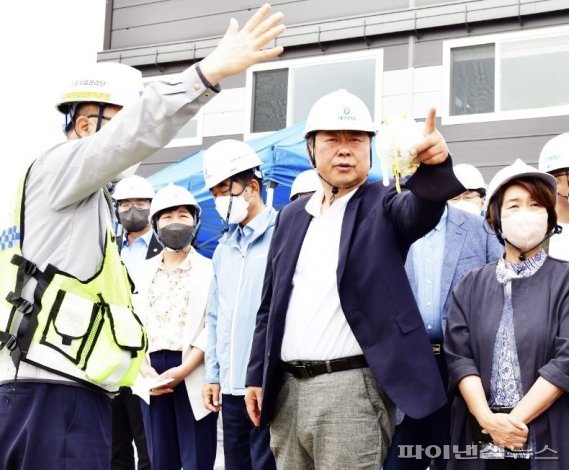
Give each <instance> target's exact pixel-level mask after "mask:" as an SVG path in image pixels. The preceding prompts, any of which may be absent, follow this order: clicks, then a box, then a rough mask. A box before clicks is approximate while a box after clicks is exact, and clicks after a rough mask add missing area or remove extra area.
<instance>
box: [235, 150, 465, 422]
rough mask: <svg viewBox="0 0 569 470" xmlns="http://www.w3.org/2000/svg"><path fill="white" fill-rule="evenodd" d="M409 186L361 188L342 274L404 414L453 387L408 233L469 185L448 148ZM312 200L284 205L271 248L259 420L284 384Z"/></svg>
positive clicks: (349, 307) (347, 307) (251, 373)
mask: <svg viewBox="0 0 569 470" xmlns="http://www.w3.org/2000/svg"><path fill="white" fill-rule="evenodd" d="M406 187H407V189H410V191H409V190H404V191H403V192H402V193H400V194H397V192H396V190H395V188H394V187H393V186H392V185H391V186H390V187H388V188H386V187H384V186H383V184H382V183H381V182H376V183H371V184H366V185H364V186H362V187H360V188H359V189H358V190H357V192H356V194H354V196H353V197H352V198H351V199H350V201H349V202H348V205H347V206H346V211H345V214H344V219H343V223H342V229H341V237H340V253H339V259H338V268H337V271H336V275H337V282H338V292H339V295H340V303H341V306H342V310H343V312H344V314H345V316H346V320H347V322H348V324H349V325H350V327H351V329H352V331H353V333H354V336H355V338H356V340H357V341H358V343H359V344H360V346H361V348H362V350H363V352H364V355H365V357H366V359H367V362H368V364H369V366H370V367H371V370H372V371H373V373H374V375H375V377H376V380H377V382H378V384H379V385H380V386H381V387H382V388H383V389H384V390H385V392H386V393H387V395H388V396H389V397H390V398H391V399H392V400H393V401H394V402H395V403H396V404H397V406H398V407H399V408H400V409H401V410H403V411H404V412H405V414H408V415H409V416H411V417H413V418H421V417H424V416H427V415H429V414H430V413H432V412H434V411H435V410H437V409H438V408H440V407H441V406H442V405H444V404H445V403H446V401H447V397H446V393H445V390H444V387H443V384H442V381H441V378H440V374H439V372H438V368H437V365H436V363H435V359H434V356H433V353H432V350H431V345H430V342H429V340H428V338H427V334H426V331H425V329H424V327H423V320H422V318H421V315H420V313H419V310H418V308H417V304H416V302H415V298H414V297H413V292H412V290H411V286H410V284H409V280H408V278H407V274H406V272H405V268H404V264H405V257H406V256H407V251H408V250H409V246H410V245H411V243H413V242H414V241H415V240H417V239H418V238H420V237H421V236H423V235H425V234H426V233H427V232H429V230H431V229H432V228H433V227H435V226H436V224H437V223H438V221H439V219H440V217H441V215H442V213H443V211H444V207H445V202H446V200H447V199H450V198H451V197H454V196H455V195H457V194H460V193H461V192H463V191H464V188H463V186H462V185H461V184H460V183H459V182H458V180H457V179H456V177H455V176H454V173H453V171H452V162H451V159H450V158H448V159H447V160H446V161H445V162H444V163H443V164H441V165H421V166H420V167H419V169H418V170H417V172H416V173H415V175H414V176H413V177H411V178H410V180H409V181H408V182H407V185H406ZM306 202H307V198H302V199H299V200H297V201H295V202H293V203H291V204H289V205H287V206H286V207H284V208H283V209H282V211H281V212H280V214H279V216H278V218H277V222H276V225H275V231H274V233H273V238H272V241H271V247H270V249H269V254H268V259H267V267H266V271H265V279H264V285H263V295H262V300H261V306H260V308H259V311H258V314H257V325H256V328H255V334H254V337H253V345H252V350H251V357H250V361H249V367H248V370H247V379H246V384H247V385H248V386H261V385H262V387H263V406H262V410H261V425H266V424H268V423H270V421H271V420H272V418H273V416H274V411H275V399H276V396H277V393H278V392H279V389H280V386H281V379H282V363H281V360H280V355H281V344H282V339H283V334H284V325H285V317H286V313H287V309H288V303H289V299H290V295H291V292H292V278H293V275H294V271H295V267H296V261H297V259H298V255H299V253H300V249H301V246H302V243H303V240H304V236H305V234H306V231H307V229H308V226H309V224H310V221H311V216H310V214H308V212H306V210H305V205H306ZM333 340H334V339H333V338H331V341H333ZM349 398H350V397H346V399H349Z"/></svg>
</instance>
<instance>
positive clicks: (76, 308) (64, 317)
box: [40, 290, 102, 366]
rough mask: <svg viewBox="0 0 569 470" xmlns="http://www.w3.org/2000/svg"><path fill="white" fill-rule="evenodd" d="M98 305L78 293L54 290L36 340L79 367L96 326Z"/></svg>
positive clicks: (98, 319)
mask: <svg viewBox="0 0 569 470" xmlns="http://www.w3.org/2000/svg"><path fill="white" fill-rule="evenodd" d="M101 322H102V318H101V317H100V315H99V306H98V305H97V304H94V303H93V302H92V301H91V300H88V299H85V298H83V297H80V296H78V295H75V294H72V293H69V292H65V291H62V290H60V291H58V293H57V295H56V297H55V302H54V303H53V306H52V308H51V311H50V313H49V316H48V319H47V323H46V326H45V329H44V334H43V335H42V338H41V340H40V342H41V343H42V344H44V345H46V346H48V347H50V348H52V349H55V350H56V351H59V352H60V353H61V354H63V355H64V356H65V357H66V358H67V359H69V360H70V361H72V362H73V363H74V364H76V365H78V366H81V362H82V358H83V357H84V356H85V355H88V354H89V352H90V349H91V347H92V343H93V341H94V339H95V338H94V336H96V331H97V330H99V329H100V324H101Z"/></svg>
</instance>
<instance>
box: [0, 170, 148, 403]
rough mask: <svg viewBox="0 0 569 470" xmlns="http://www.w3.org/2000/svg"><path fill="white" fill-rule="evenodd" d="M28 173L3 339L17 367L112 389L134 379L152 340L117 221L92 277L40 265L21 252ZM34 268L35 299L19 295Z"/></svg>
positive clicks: (6, 279)
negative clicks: (120, 246)
mask: <svg viewBox="0 0 569 470" xmlns="http://www.w3.org/2000/svg"><path fill="white" fill-rule="evenodd" d="M28 172H29V170H28ZM26 179H27V175H26V177H25V178H24V179H23V181H22V182H21V184H20V189H19V194H18V197H17V201H16V205H15V206H16V210H15V214H14V215H15V217H14V219H15V223H14V229H15V232H14V233H18V234H20V237H18V239H17V241H18V242H16V243H12V244H11V246H8V244H6V245H4V244H3V245H2V246H1V248H2V249H1V250H0V289H1V290H0V345H2V346H4V347H7V348H8V349H9V350H10V355H11V356H12V360H13V361H14V364H15V365H16V368H17V367H18V364H19V361H24V362H27V363H29V364H32V365H35V366H37V367H40V368H42V369H45V370H48V371H50V372H52V373H55V374H58V375H60V376H63V377H66V378H68V379H72V380H75V381H77V382H79V383H83V384H85V385H91V386H95V387H96V388H100V389H103V390H105V391H111V392H113V391H116V390H118V388H119V387H120V386H130V385H132V384H133V383H134V380H135V378H136V375H137V374H138V371H139V368H140V364H141V363H142V361H143V359H144V354H145V351H146V348H147V340H146V334H145V332H144V328H143V326H142V323H141V321H140V319H139V318H138V317H137V316H136V314H135V313H134V312H133V310H132V300H131V282H130V279H129V277H128V274H127V272H126V268H125V267H124V265H123V264H122V262H121V259H120V254H119V252H118V250H117V247H116V244H115V242H114V237H113V234H112V232H111V230H110V228H107V231H106V237H105V249H104V256H103V261H102V263H101V267H100V268H99V271H98V272H97V273H95V274H94V275H93V276H92V277H91V278H90V279H88V280H86V281H81V280H79V279H77V278H76V277H74V276H72V275H70V274H68V273H66V272H63V271H60V270H59V269H58V268H57V267H55V266H53V265H48V266H47V267H46V269H45V270H44V271H43V272H41V271H39V270H38V269H37V267H36V266H35V265H34V264H33V263H31V262H29V261H28V260H26V259H24V258H23V257H22V255H21V243H23V233H22V232H23V229H24V227H25V225H24V211H23V206H24V204H25V201H23V196H24V194H25V181H26ZM108 226H109V227H111V224H110V220H109V224H108ZM14 240H16V238H14ZM30 276H33V277H35V278H36V279H37V286H36V288H35V291H34V303H33V304H30V303H29V302H28V301H26V300H25V299H22V298H21V297H20V295H21V289H22V287H23V283H25V282H26V281H27V280H28V279H29V277H30Z"/></svg>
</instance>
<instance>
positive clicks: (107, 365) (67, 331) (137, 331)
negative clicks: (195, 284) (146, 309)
mask: <svg viewBox="0 0 569 470" xmlns="http://www.w3.org/2000/svg"><path fill="white" fill-rule="evenodd" d="M40 342H41V343H42V344H44V345H45V346H48V347H50V348H52V349H55V350H56V351H58V352H59V353H61V354H62V355H63V356H65V357H66V358H67V359H68V360H70V361H71V362H73V363H74V364H75V365H77V367H79V368H80V369H82V370H83V371H84V373H85V375H86V377H87V378H88V379H89V380H91V381H93V382H94V383H97V384H105V385H119V386H121V385H131V384H132V383H133V382H134V379H135V378H136V374H137V373H138V368H139V367H140V363H141V361H142V359H143V354H144V351H145V350H146V335H145V333H144V329H143V327H142V323H141V322H140V320H139V319H138V317H137V316H136V315H135V313H134V312H133V311H132V310H131V309H130V308H127V307H122V306H117V305H109V304H107V303H105V302H104V301H102V300H101V301H99V302H93V301H92V300H90V299H87V298H84V297H81V296H78V295H76V294H73V293H70V292H65V291H63V290H59V291H58V292H57V295H56V297H55V302H54V303H53V306H52V308H51V311H50V313H49V316H48V319H47V322H46V325H45V328H44V333H43V335H42V338H41V340H40Z"/></svg>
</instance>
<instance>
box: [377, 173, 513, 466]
mask: <svg viewBox="0 0 569 470" xmlns="http://www.w3.org/2000/svg"><path fill="white" fill-rule="evenodd" d="M461 181H462V180H461ZM462 184H463V185H464V186H465V187H468V186H467V185H466V184H465V182H464V181H462ZM503 253H504V247H503V245H502V244H500V242H499V241H498V238H497V237H496V234H495V233H494V231H493V230H492V229H491V228H490V227H489V226H487V225H486V224H484V219H483V218H482V217H481V216H480V215H476V214H473V213H471V212H466V211H465V210H461V209H457V208H455V207H454V206H453V205H452V204H448V205H447V210H446V212H445V213H444V214H443V217H441V220H440V221H439V223H438V224H437V226H436V227H435V228H434V229H433V230H431V231H430V232H429V233H428V234H427V235H426V236H425V237H423V238H421V239H420V240H418V241H417V242H415V243H414V244H413V245H412V246H411V249H410V251H409V255H408V256H407V261H406V263H405V269H406V271H407V274H408V276H409V282H410V284H411V288H412V289H413V292H414V294H415V297H416V299H417V303H418V305H419V309H420V311H421V312H422V314H423V321H424V324H425V328H426V329H427V334H428V336H429V339H430V341H431V344H432V347H433V354H434V355H435V359H436V360H437V364H438V366H439V370H440V373H441V378H442V379H443V383H444V384H445V388H446V386H447V385H448V373H447V367H446V360H445V357H444V352H443V348H442V343H443V334H444V331H445V329H446V323H447V316H448V311H449V308H450V303H451V301H452V291H453V289H454V287H455V286H456V285H457V284H458V281H460V279H461V278H462V276H463V275H464V274H465V273H467V272H468V271H470V270H471V269H475V268H478V267H480V266H483V265H485V264H487V263H493V262H494V261H496V260H498V259H499V258H500V257H501V256H502V255H503ZM450 408H451V406H450V402H448V403H447V404H446V405H445V406H444V407H441V408H440V409H438V410H437V411H436V412H435V413H433V414H431V415H429V416H427V417H425V418H423V419H413V418H411V417H409V416H406V417H405V418H404V419H403V421H402V422H401V423H400V424H399V425H398V426H397V427H396V429H395V435H394V437H393V442H392V446H391V448H390V449H389V453H388V456H387V459H386V461H385V462H384V465H383V468H384V470H425V469H426V468H436V469H437V470H444V469H445V468H446V464H447V461H448V458H449V453H448V451H447V450H449V449H450ZM429 446H433V447H432V451H430V452H428V453H426V452H424V450H425V449H426V448H428V447H429ZM432 459H433V460H434V462H433V460H432ZM433 464H434V465H435V466H434V467H429V465H433Z"/></svg>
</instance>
